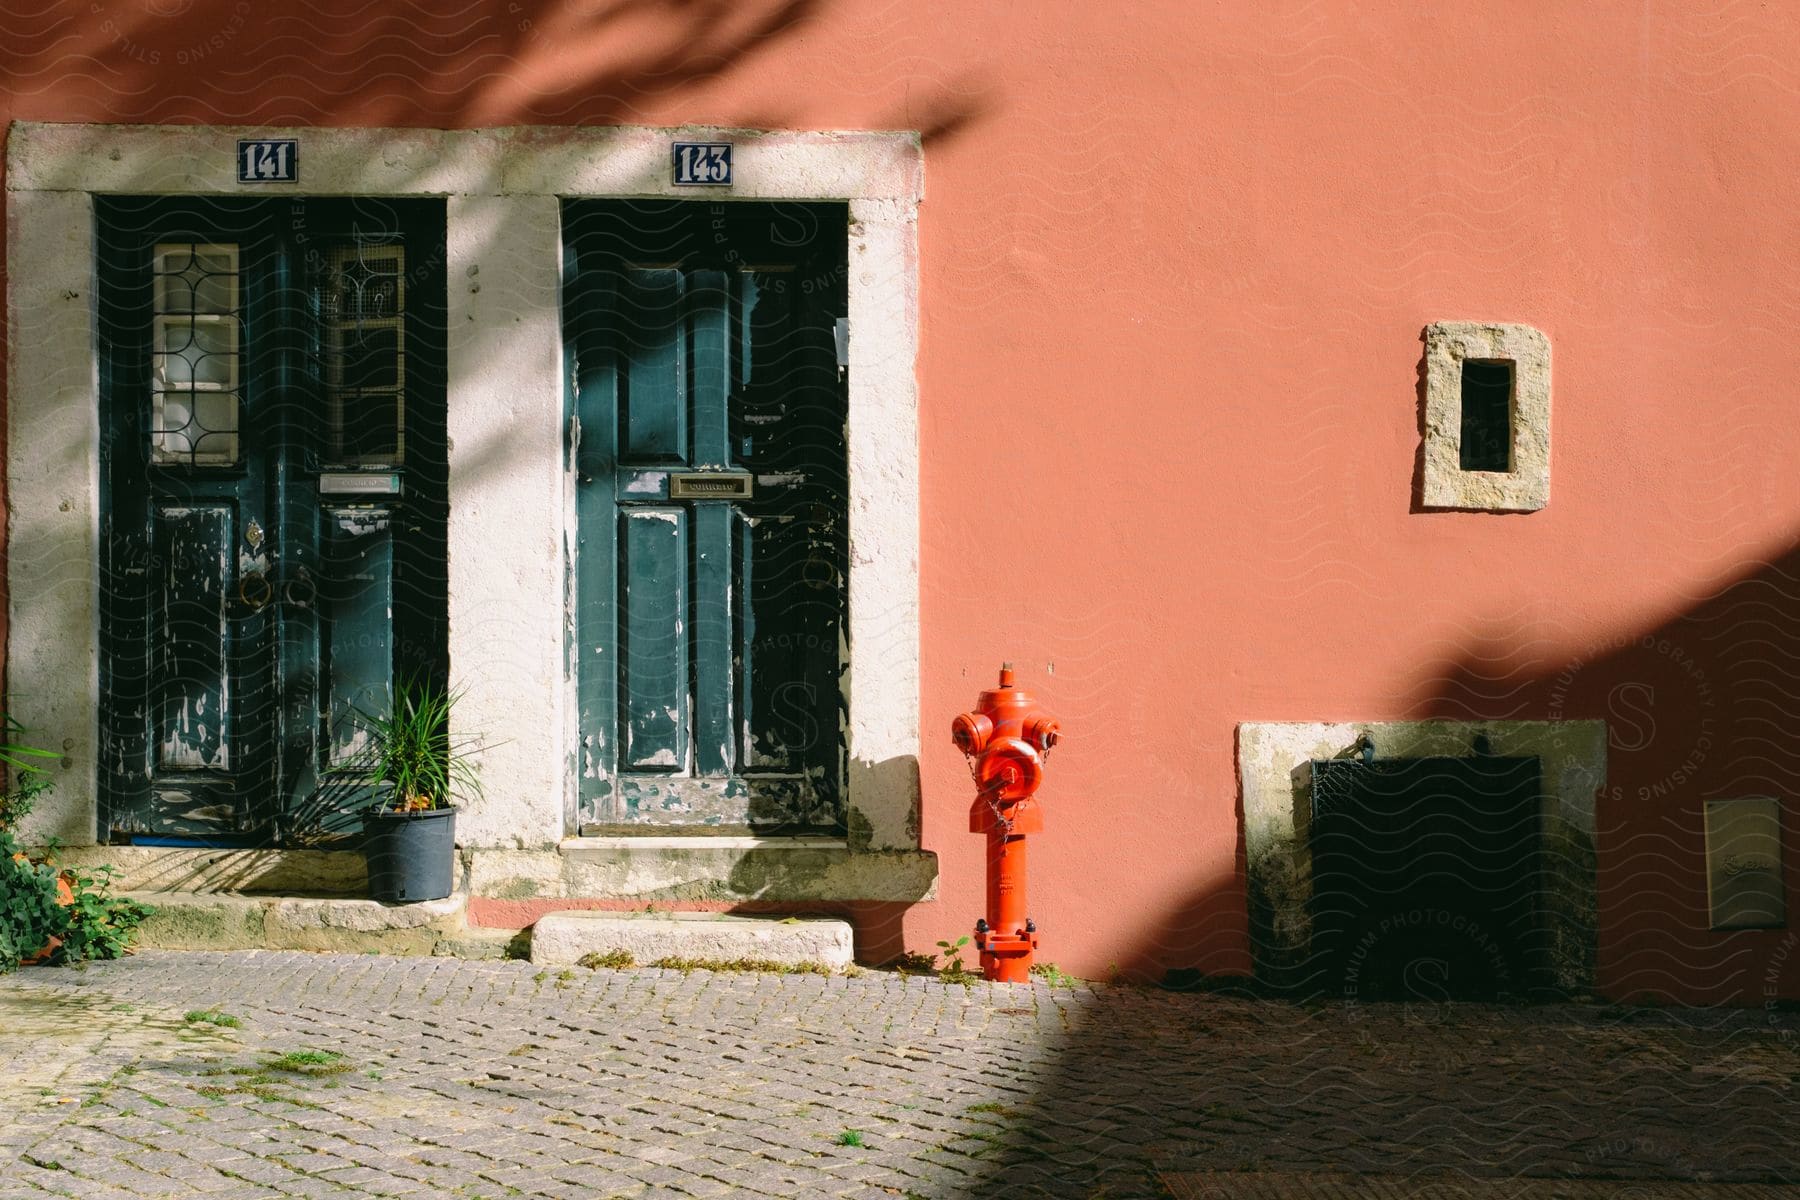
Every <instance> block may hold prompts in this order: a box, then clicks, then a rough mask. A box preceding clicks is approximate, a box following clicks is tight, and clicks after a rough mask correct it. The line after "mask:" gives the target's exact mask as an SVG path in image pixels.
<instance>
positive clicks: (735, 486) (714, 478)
mask: <svg viewBox="0 0 1800 1200" xmlns="http://www.w3.org/2000/svg"><path fill="white" fill-rule="evenodd" d="M750 480H751V476H750V475H748V474H727V473H726V472H724V471H685V472H682V473H680V474H677V475H671V476H669V499H671V500H748V499H749V498H750Z"/></svg>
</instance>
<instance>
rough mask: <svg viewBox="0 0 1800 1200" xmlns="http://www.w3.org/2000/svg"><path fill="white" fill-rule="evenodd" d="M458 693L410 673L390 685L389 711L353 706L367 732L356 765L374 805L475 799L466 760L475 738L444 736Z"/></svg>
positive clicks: (427, 805)
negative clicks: (364, 776)
mask: <svg viewBox="0 0 1800 1200" xmlns="http://www.w3.org/2000/svg"><path fill="white" fill-rule="evenodd" d="M462 696H463V693H462V692H460V691H449V690H448V689H445V688H442V687H438V686H436V685H435V684H431V683H429V682H427V681H426V680H424V679H422V678H419V677H416V676H414V677H408V678H403V679H401V680H399V681H398V682H396V683H395V685H394V693H393V704H392V705H391V707H390V711H389V712H387V713H377V712H370V711H368V710H366V709H361V708H359V709H357V710H356V713H357V717H358V718H359V719H360V721H361V723H362V726H363V728H364V729H366V730H367V731H368V734H369V743H368V746H367V748H366V749H365V750H364V752H363V754H362V755H361V757H360V759H359V761H358V762H357V763H356V765H357V766H359V767H360V768H361V769H363V770H364V771H366V772H367V774H368V780H369V783H370V785H371V786H373V787H374V789H375V791H376V794H377V796H379V797H381V799H379V800H378V802H377V805H378V807H379V808H382V809H387V810H389V811H393V812H429V811H432V810H434V809H440V808H449V807H450V806H451V803H452V801H455V800H475V799H479V798H480V796H481V780H480V778H479V777H478V776H477V775H476V773H475V766H474V763H473V761H472V760H471V755H472V753H473V751H475V750H476V749H478V748H479V742H478V740H477V739H474V738H453V737H451V735H450V714H451V712H452V710H454V709H455V707H456V704H457V701H459V700H461V699H462Z"/></svg>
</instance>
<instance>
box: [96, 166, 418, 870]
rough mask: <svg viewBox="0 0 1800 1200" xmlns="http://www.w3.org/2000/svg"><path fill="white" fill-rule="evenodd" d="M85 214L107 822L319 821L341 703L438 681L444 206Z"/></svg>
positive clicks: (232, 839)
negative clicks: (417, 680)
mask: <svg viewBox="0 0 1800 1200" xmlns="http://www.w3.org/2000/svg"><path fill="white" fill-rule="evenodd" d="M96 215H97V218H98V227H99V241H98V247H99V275H100V280H101V290H100V333H101V358H100V367H101V414H100V417H101V427H102V431H103V436H102V438H101V459H102V463H101V466H102V477H103V480H104V490H105V495H104V499H103V531H102V532H103V537H102V563H101V570H102V577H101V583H102V586H101V628H100V647H101V697H102V711H101V729H102V745H101V766H100V772H99V781H100V786H101V792H102V797H101V798H102V804H101V822H102V826H103V828H102V830H101V833H102V835H103V836H107V837H109V838H111V839H112V840H138V841H147V840H156V839H160V838H174V839H177V840H183V839H191V840H203V841H207V842H212V843H217V844H252V845H254V844H268V843H273V842H277V841H280V842H286V843H289V844H295V843H301V842H306V841H309V840H317V839H325V838H330V837H332V836H334V835H337V834H340V833H342V832H344V831H346V830H347V829H348V828H349V827H350V826H351V825H352V823H353V822H352V821H351V820H350V819H349V817H348V816H347V811H348V809H349V807H350V806H351V805H353V803H354V801H355V799H356V797H357V794H358V793H359V792H360V790H361V789H360V788H359V787H358V786H357V781H356V780H355V779H354V778H351V777H349V776H347V775H344V774H342V773H339V774H337V775H334V774H333V772H332V767H333V766H334V765H341V764H343V763H344V762H345V761H346V760H347V758H348V756H349V754H350V753H351V752H352V751H353V750H354V748H355V744H356V740H357V734H356V729H355V725H354V723H353V722H352V721H350V720H349V719H348V715H349V712H350V709H351V707H352V706H360V707H363V708H365V709H369V710H375V711H379V710H381V709H382V707H383V706H384V704H385V703H386V699H387V696H388V691H389V688H390V686H391V681H392V678H393V672H394V664H395V662H396V660H397V659H398V660H400V661H405V662H407V663H409V664H412V667H413V669H415V670H422V671H423V672H425V673H426V674H427V675H429V676H435V677H437V678H441V677H442V674H443V668H444V649H443V648H444V642H445V630H444V576H443V536H444V532H443V531H444V436H443V409H444V404H443V359H444V353H443V346H444V319H443V307H444V283H443V266H442V264H443V253H442V248H443V228H444V224H443V205H442V203H441V202H419V201H407V202H378V201H348V200H319V199H287V200H264V199H247V198H214V199H202V198H179V199H175V198H149V197H115V198H102V199H100V200H99V201H98V202H97V214H96Z"/></svg>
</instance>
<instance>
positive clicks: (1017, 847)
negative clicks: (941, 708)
mask: <svg viewBox="0 0 1800 1200" xmlns="http://www.w3.org/2000/svg"><path fill="white" fill-rule="evenodd" d="M1057 738H1058V727H1057V724H1056V718H1055V717H1052V716H1050V715H1049V714H1048V713H1045V712H1041V711H1039V709H1038V707H1037V705H1036V704H1035V703H1033V702H1032V699H1031V697H1030V696H1027V695H1026V694H1025V693H1024V692H1022V691H1020V690H1019V689H1018V688H1017V687H1015V686H1013V665H1012V664H1011V663H1002V664H1001V665H1000V686H998V687H995V688H990V689H988V690H987V691H985V692H982V693H981V699H980V700H979V701H977V702H976V704H975V711H974V712H966V713H963V714H962V715H961V716H959V717H957V718H956V719H955V720H954V721H952V722H951V723H950V740H951V741H953V742H955V743H956V745H957V748H958V749H959V750H961V751H962V752H963V754H964V756H966V757H967V758H969V759H970V760H971V761H970V768H969V769H970V774H972V775H973V776H974V777H975V803H974V805H973V806H971V807H970V809H969V832H970V833H985V834H987V839H988V860H987V916H986V918H985V919H983V920H979V921H976V922H975V945H976V947H977V948H979V949H980V951H981V973H982V974H983V975H984V976H986V977H987V978H988V979H993V980H998V981H999V982H1001V983H1027V982H1029V981H1030V979H1031V952H1032V951H1033V950H1036V949H1037V925H1036V924H1035V923H1033V921H1032V920H1031V917H1030V916H1029V915H1028V914H1027V912H1026V908H1025V835H1026V834H1028V833H1042V832H1043V831H1044V814H1043V812H1042V811H1041V810H1040V809H1039V808H1038V803H1037V801H1036V800H1035V799H1033V796H1034V794H1035V793H1036V792H1037V790H1038V785H1039V784H1040V783H1042V782H1043V779H1044V759H1045V758H1046V757H1048V755H1049V753H1050V747H1052V746H1054V745H1056V742H1057Z"/></svg>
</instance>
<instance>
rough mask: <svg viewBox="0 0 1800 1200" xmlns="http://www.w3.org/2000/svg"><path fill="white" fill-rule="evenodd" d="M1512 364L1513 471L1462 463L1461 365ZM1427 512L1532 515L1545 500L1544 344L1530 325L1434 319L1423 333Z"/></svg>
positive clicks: (1547, 393) (1423, 496)
mask: <svg viewBox="0 0 1800 1200" xmlns="http://www.w3.org/2000/svg"><path fill="white" fill-rule="evenodd" d="M1470 359H1475V360H1482V359H1487V360H1499V361H1505V362H1510V363H1512V364H1513V396H1512V414H1511V418H1512V421H1511V423H1512V455H1511V459H1512V469H1511V470H1510V471H1466V470H1464V469H1463V466H1462V425H1463V420H1462V416H1463V413H1462V370H1463V363H1464V362H1465V361H1467V360H1470ZM1422 483H1423V486H1422V488H1421V495H1420V500H1421V502H1422V503H1423V505H1424V507H1426V508H1447V509H1472V510H1477V511H1488V512H1496V511H1497V512H1536V511H1537V510H1538V509H1540V508H1543V507H1544V506H1545V505H1546V504H1548V503H1549V502H1550V339H1549V338H1547V337H1545V336H1544V335H1543V333H1541V332H1540V331H1538V330H1536V329H1533V328H1532V327H1531V326H1529V325H1504V324H1495V323H1490V322H1485V321H1438V322H1436V323H1435V324H1432V325H1429V326H1427V327H1426V329H1425V453H1424V479H1423V481H1422Z"/></svg>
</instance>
